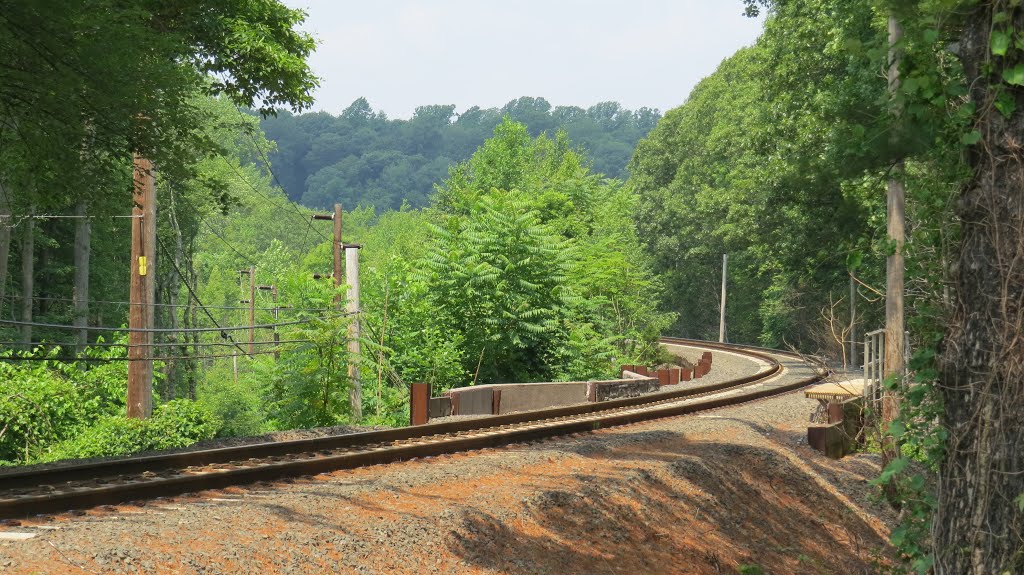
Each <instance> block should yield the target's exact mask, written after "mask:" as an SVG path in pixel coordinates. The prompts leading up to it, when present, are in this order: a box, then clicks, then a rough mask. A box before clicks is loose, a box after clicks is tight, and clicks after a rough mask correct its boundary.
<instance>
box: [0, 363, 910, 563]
mask: <svg viewBox="0 0 1024 575" xmlns="http://www.w3.org/2000/svg"><path fill="white" fill-rule="evenodd" d="M724 357H725V356H724V355H723V356H721V357H720V356H719V354H717V353H716V357H715V360H714V362H715V363H714V366H713V368H712V373H711V374H709V375H708V376H707V378H710V377H713V376H714V374H715V373H716V371H717V370H719V369H721V370H722V371H723V372H724V371H725V370H727V369H730V368H729V367H728V366H727V365H726V364H727V363H728V362H727V361H726V360H725V359H724ZM734 367H735V369H738V370H742V369H756V367H755V366H749V365H748V366H747V367H746V368H744V366H742V365H741V364H739V363H737V365H736V366H734ZM736 375H742V374H735V375H732V377H735V376H736ZM804 375H806V370H795V369H794V370H793V371H792V372H790V374H789V375H787V377H797V376H804ZM722 377H726V376H725V375H722ZM707 378H705V381H706V382H708V383H711V380H710V379H707ZM702 383H703V382H702ZM815 404H816V402H815V401H813V400H807V399H804V398H803V395H802V392H796V393H789V394H786V395H784V396H780V397H777V398H772V399H768V400H763V401H759V402H752V403H748V404H744V405H741V406H736V407H730V408H722V409H718V410H715V411H713V412H706V413H702V414H699V415H691V416H684V417H676V418H670V419H664V420H658V421H653V422H645V423H641V424H634V425H630V426H624V427H619V428H612V429H607V430H602V431H598V432H594V433H588V434H582V435H578V436H573V437H566V438H558V439H554V440H548V441H544V442H540V443H536V444H530V445H513V446H509V447H505V448H499V449H488V450H484V451H482V452H473V453H467V454H458V455H451V456H442V457H437V458H428V459H426V460H418V461H412V462H405V463H398V464H389V465H379V466H373V467H368V468H363V469H356V470H350V471H339V472H334V473H329V474H322V475H318V476H315V477H311V478H303V479H298V480H295V481H293V482H278V483H273V484H258V485H253V486H248V487H243V488H231V489H226V490H219V491H213V492H204V493H200V494H196V495H192V496H187V497H176V498H172V499H167V500H157V501H151V502H147V503H146V504H145V505H143V506H141V507H136V506H131V505H123V506H116V507H108V508H100V509H94V510H89V511H87V512H85V513H84V514H82V513H67V514H62V515H58V516H53V517H40V518H35V519H32V520H25V521H22V522H21V524H20V525H8V526H6V527H2V528H0V530H2V531H7V532H23V533H32V534H35V537H33V538H31V539H27V540H22V541H3V540H0V572H2V573H83V574H85V573H168V574H170V573H196V574H198V573H203V574H212V573H296V574H299V573H301V574H305V573H417V574H422V573H487V574H491V573H495V574H496V573H552V574H555V573H709V574H710V573H722V572H724V573H729V572H736V571H737V570H738V569H739V568H740V567H741V566H743V565H757V566H759V567H761V568H763V570H764V571H765V572H767V573H872V572H875V570H876V569H877V566H878V565H879V564H880V563H883V564H884V563H886V562H887V561H888V559H887V557H888V553H890V551H889V550H888V549H887V547H886V544H885V537H886V536H887V533H888V531H887V530H888V526H889V525H891V522H892V521H893V517H892V514H891V513H890V512H888V511H887V510H886V509H885V508H884V506H882V505H880V504H878V503H876V502H875V499H874V496H873V491H872V489H873V488H872V487H870V486H869V485H868V484H867V483H866V482H867V480H868V479H870V478H871V477H874V476H875V475H877V473H878V461H877V457H875V456H873V455H868V454H858V455H854V456H850V457H847V458H845V459H844V460H841V461H832V460H829V459H826V458H824V457H822V456H820V455H819V454H817V453H816V452H814V451H813V450H811V449H809V448H808V447H807V446H806V441H805V439H804V438H805V433H806V430H805V427H806V425H807V418H808V416H809V415H810V413H811V412H812V411H813V409H814V407H815Z"/></svg>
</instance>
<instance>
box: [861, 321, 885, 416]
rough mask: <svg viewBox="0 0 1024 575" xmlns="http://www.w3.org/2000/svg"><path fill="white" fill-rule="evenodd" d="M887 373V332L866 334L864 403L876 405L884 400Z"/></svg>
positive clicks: (880, 330)
mask: <svg viewBox="0 0 1024 575" xmlns="http://www.w3.org/2000/svg"><path fill="white" fill-rule="evenodd" d="M883 373H885V330H884V329H876V330H875V331H872V332H868V333H866V334H864V401H865V403H866V404H867V405H874V404H875V403H876V402H878V401H880V400H881V399H882V374H883Z"/></svg>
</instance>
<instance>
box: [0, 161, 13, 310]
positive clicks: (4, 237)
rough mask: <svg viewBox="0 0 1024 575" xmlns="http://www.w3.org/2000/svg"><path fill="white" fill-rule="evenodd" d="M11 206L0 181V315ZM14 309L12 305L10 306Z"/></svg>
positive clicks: (9, 241) (5, 274)
mask: <svg viewBox="0 0 1024 575" xmlns="http://www.w3.org/2000/svg"><path fill="white" fill-rule="evenodd" d="M13 225H14V219H13V218H12V217H11V206H10V205H9V204H8V201H7V190H6V189H4V183H3V182H2V181H0V316H2V315H3V310H4V301H5V300H6V299H7V298H6V296H7V264H8V263H9V262H10V255H11V226H13ZM11 309H14V306H13V305H12V306H11Z"/></svg>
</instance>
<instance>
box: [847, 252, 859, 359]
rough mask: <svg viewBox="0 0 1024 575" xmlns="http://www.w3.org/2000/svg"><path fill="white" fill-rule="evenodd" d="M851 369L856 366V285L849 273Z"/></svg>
mask: <svg viewBox="0 0 1024 575" xmlns="http://www.w3.org/2000/svg"><path fill="white" fill-rule="evenodd" d="M848 365H849V367H850V368H851V369H853V368H854V367H856V366H857V283H856V282H855V281H854V280H853V271H851V272H850V360H849V362H848Z"/></svg>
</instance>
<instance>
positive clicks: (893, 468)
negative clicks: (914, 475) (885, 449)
mask: <svg viewBox="0 0 1024 575" xmlns="http://www.w3.org/2000/svg"><path fill="white" fill-rule="evenodd" d="M909 464H910V459H909V458H906V457H897V458H896V459H893V460H892V461H890V462H889V465H886V466H885V469H883V470H882V474H881V475H879V476H878V478H877V479H872V480H871V483H872V484H874V485H883V484H885V483H888V482H889V481H890V480H891V479H892V478H893V476H894V475H896V474H898V473H899V472H901V471H903V470H904V469H906V468H907V465H909Z"/></svg>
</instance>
